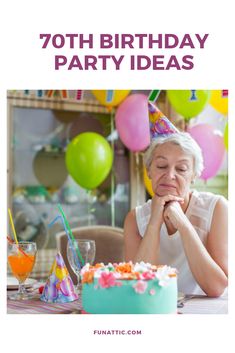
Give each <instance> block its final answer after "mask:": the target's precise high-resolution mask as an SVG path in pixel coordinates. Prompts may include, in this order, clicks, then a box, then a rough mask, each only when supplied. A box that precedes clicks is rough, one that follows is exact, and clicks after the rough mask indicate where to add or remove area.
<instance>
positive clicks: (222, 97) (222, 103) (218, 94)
mask: <svg viewBox="0 0 235 353" xmlns="http://www.w3.org/2000/svg"><path fill="white" fill-rule="evenodd" d="M209 103H210V105H212V107H213V108H215V110H217V111H218V112H219V113H221V114H224V115H227V114H228V94H227V92H226V90H212V91H211V99H210V101H209Z"/></svg>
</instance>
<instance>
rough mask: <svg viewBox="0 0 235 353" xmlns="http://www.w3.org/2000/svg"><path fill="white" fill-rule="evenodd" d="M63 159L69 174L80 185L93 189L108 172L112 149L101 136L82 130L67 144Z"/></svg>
mask: <svg viewBox="0 0 235 353" xmlns="http://www.w3.org/2000/svg"><path fill="white" fill-rule="evenodd" d="M65 161H66V166H67V169H68V172H69V174H70V175H71V176H72V178H73V179H74V180H75V181H76V182H77V183H78V184H79V185H80V186H82V187H83V188H85V189H94V188H96V187H97V186H98V185H100V184H101V183H102V182H103V181H104V179H105V178H106V177H107V175H108V174H109V172H110V170H111V168H112V163H113V151H112V149H111V147H110V145H109V143H108V142H107V141H106V140H105V138H104V137H103V136H101V135H99V134H97V133H95V132H84V133H82V134H79V135H78V136H76V137H75V138H74V139H73V140H72V141H71V142H70V143H69V145H68V146H67V151H66V158H65Z"/></svg>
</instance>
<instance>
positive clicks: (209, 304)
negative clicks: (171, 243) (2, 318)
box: [7, 294, 228, 314]
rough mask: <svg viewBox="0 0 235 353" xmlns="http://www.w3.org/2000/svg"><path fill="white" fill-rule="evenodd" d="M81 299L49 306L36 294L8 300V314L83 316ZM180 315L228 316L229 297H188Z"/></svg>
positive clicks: (180, 309) (179, 310)
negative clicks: (30, 296) (16, 299)
mask: <svg viewBox="0 0 235 353" xmlns="http://www.w3.org/2000/svg"><path fill="white" fill-rule="evenodd" d="M81 309H82V305H81V298H79V299H78V300H76V301H74V302H71V303H65V304H58V303H55V304H48V303H44V302H42V301H41V300H40V299H39V295H38V294H36V295H35V296H34V298H33V299H30V300H27V301H15V300H7V313H8V314H82V310H81ZM178 313H179V314H227V313H228V297H227V295H224V296H222V297H219V298H208V297H206V296H186V297H185V302H184V304H183V307H182V308H178Z"/></svg>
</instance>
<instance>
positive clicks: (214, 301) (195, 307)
mask: <svg viewBox="0 0 235 353" xmlns="http://www.w3.org/2000/svg"><path fill="white" fill-rule="evenodd" d="M185 300H186V301H185V302H184V306H183V307H182V308H178V313H179V314H228V296H227V294H225V295H223V296H221V297H219V298H209V297H207V296H203V295H198V296H196V295H195V296H187V295H186V296H185Z"/></svg>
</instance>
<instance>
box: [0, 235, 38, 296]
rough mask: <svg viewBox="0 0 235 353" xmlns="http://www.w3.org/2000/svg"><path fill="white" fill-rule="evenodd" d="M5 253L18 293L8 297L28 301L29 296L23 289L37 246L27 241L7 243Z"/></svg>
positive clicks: (31, 267)
mask: <svg viewBox="0 0 235 353" xmlns="http://www.w3.org/2000/svg"><path fill="white" fill-rule="evenodd" d="M7 251H8V263H9V266H10V268H11V270H12V274H13V275H14V277H16V278H17V280H18V282H19V288H18V292H17V293H13V294H12V295H9V296H8V297H9V298H10V299H16V300H23V299H29V297H30V295H29V293H27V291H26V289H25V287H24V282H25V280H26V278H27V277H28V276H29V274H30V272H31V271H32V269H33V266H34V263H35V258H36V253H37V245H36V243H34V242H29V241H28V242H26V241H25V242H20V243H17V244H16V243H14V242H10V241H8V247H7Z"/></svg>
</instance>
